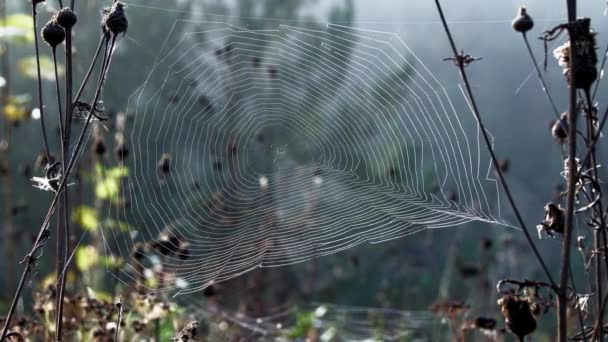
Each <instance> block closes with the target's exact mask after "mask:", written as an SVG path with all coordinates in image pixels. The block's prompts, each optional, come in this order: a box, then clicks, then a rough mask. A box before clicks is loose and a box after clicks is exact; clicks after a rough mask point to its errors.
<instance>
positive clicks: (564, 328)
mask: <svg viewBox="0 0 608 342" xmlns="http://www.w3.org/2000/svg"><path fill="white" fill-rule="evenodd" d="M567 5H568V22H569V23H573V22H574V21H575V20H576V0H567ZM575 31H576V30H571V29H569V30H568V32H569V34H570V41H571V42H576V37H573V34H574V32H575ZM576 58H577V55H576V44H570V65H571V66H573V67H571V68H570V75H569V79H570V105H569V110H568V137H569V139H568V154H567V158H568V190H567V196H566V223H565V226H564V236H563V245H562V256H561V269H560V274H559V291H558V296H557V337H558V341H560V342H566V339H567V333H568V320H567V315H566V311H567V308H568V295H567V286H568V275H569V266H570V247H571V243H570V242H571V240H572V225H573V223H574V206H575V198H574V195H575V192H576V182H577V172H578V171H577V161H576V159H575V158H576V138H575V137H576V123H577V119H578V113H577V110H576V105H577V100H578V97H577V92H576V86H575V80H576V71H577V70H576V67H574V66H575V65H577V63H576Z"/></svg>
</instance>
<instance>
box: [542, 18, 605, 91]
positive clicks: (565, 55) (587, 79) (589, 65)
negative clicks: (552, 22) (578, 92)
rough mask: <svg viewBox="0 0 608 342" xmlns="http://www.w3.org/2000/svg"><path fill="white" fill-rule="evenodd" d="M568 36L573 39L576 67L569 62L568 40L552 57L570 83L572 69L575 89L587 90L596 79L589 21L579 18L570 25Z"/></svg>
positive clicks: (595, 60)
mask: <svg viewBox="0 0 608 342" xmlns="http://www.w3.org/2000/svg"><path fill="white" fill-rule="evenodd" d="M569 27H570V32H571V34H570V36H571V37H574V39H575V48H576V49H575V52H576V59H575V62H576V65H572V63H571V60H570V48H571V41H570V40H568V41H567V42H565V43H564V44H563V45H561V46H559V47H557V48H556V49H555V50H554V51H553V56H554V57H555V58H556V59H557V63H558V64H559V65H560V66H561V67H562V68H563V69H564V76H565V77H566V80H568V82H570V75H571V70H572V69H573V68H574V70H575V72H574V74H575V77H576V78H575V80H574V82H573V83H574V87H575V88H576V89H583V90H588V89H589V88H590V87H591V84H593V82H595V80H596V79H597V75H598V73H597V68H596V64H597V53H596V51H595V50H596V48H597V46H596V41H595V32H593V31H592V30H591V19H589V18H581V19H577V20H576V22H574V23H572V24H570V26H569Z"/></svg>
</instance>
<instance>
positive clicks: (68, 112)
mask: <svg viewBox="0 0 608 342" xmlns="http://www.w3.org/2000/svg"><path fill="white" fill-rule="evenodd" d="M55 68H57V63H56V60H55ZM65 73H66V74H65V75H66V77H65V101H64V102H65V121H64V123H63V125H64V129H63V132H64V135H63V137H62V138H63V141H62V158H63V161H62V165H66V164H67V163H68V160H67V159H68V156H70V133H71V130H72V117H73V115H72V114H73V108H74V106H72V101H71V99H72V82H73V73H72V29H66V32H65ZM60 106H61V103H60ZM68 194H69V190H68V189H67V188H66V189H65V190H64V191H63V200H62V201H61V202H60V208H61V210H60V214H59V215H60V216H61V221H62V225H63V235H59V234H57V240H58V241H59V240H60V239H62V240H63V242H62V245H63V261H62V262H61V264H62V267H61V273H60V275H59V276H60V278H59V279H58V284H57V286H58V291H57V317H56V321H55V326H56V329H55V340H56V341H61V340H62V338H63V301H64V298H65V286H66V277H67V273H68V272H67V269H68V263H67V256H68V255H70V253H71V252H70V250H71V249H70V215H69V213H70V202H69V196H68ZM58 266H59V264H58ZM58 271H59V267H58Z"/></svg>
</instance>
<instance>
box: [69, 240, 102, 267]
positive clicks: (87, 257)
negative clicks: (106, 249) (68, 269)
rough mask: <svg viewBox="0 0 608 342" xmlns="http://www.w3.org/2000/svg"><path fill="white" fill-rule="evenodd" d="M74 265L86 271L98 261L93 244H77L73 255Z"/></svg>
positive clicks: (97, 254)
mask: <svg viewBox="0 0 608 342" xmlns="http://www.w3.org/2000/svg"><path fill="white" fill-rule="evenodd" d="M74 258H75V259H76V261H75V262H76V267H77V268H78V270H79V271H80V272H86V271H88V270H89V269H90V268H91V267H93V266H95V265H97V263H98V262H99V253H98V252H97V248H95V247H94V246H91V245H88V246H79V247H78V248H77V249H76V254H75V256H74Z"/></svg>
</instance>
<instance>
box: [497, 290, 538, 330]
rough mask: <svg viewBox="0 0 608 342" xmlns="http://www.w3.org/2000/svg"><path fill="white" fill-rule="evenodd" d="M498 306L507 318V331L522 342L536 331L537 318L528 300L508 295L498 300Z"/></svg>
mask: <svg viewBox="0 0 608 342" xmlns="http://www.w3.org/2000/svg"><path fill="white" fill-rule="evenodd" d="M498 306H499V307H500V312H501V313H502V315H503V316H504V317H505V323H506V325H507V329H509V331H510V332H512V333H513V334H514V335H515V336H517V337H519V339H520V340H522V341H523V339H524V337H525V336H526V335H530V334H531V333H533V332H534V330H536V318H534V315H533V314H532V309H531V306H530V303H529V302H528V301H527V300H525V299H522V298H519V297H518V296H515V295H511V294H507V295H504V296H503V297H502V298H501V299H499V300H498Z"/></svg>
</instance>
